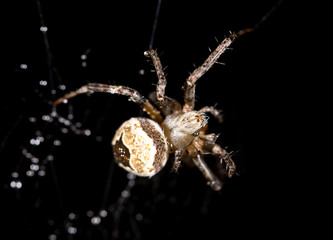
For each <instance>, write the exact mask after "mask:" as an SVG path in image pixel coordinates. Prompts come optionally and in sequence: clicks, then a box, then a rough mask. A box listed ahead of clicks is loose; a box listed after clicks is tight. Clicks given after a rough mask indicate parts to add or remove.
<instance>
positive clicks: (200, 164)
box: [192, 153, 222, 191]
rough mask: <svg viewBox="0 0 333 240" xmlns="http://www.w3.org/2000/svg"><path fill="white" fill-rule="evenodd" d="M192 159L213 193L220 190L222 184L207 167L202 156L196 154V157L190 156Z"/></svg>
mask: <svg viewBox="0 0 333 240" xmlns="http://www.w3.org/2000/svg"><path fill="white" fill-rule="evenodd" d="M192 159H193V162H194V164H195V165H196V166H197V168H199V170H200V171H201V172H202V174H203V175H204V177H205V178H206V179H207V184H208V185H209V186H210V187H211V188H212V189H213V190H215V191H219V190H221V188H222V182H221V181H220V180H219V179H218V177H217V176H216V175H215V174H213V172H212V170H210V168H209V167H208V166H207V164H206V162H205V161H204V160H203V156H202V155H201V154H200V153H198V154H197V155H195V156H192Z"/></svg>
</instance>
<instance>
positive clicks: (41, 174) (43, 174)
mask: <svg viewBox="0 0 333 240" xmlns="http://www.w3.org/2000/svg"><path fill="white" fill-rule="evenodd" d="M45 174H46V172H45V171H44V170H40V171H38V175H39V176H41V177H44V176H45Z"/></svg>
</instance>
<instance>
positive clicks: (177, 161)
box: [172, 149, 184, 172]
mask: <svg viewBox="0 0 333 240" xmlns="http://www.w3.org/2000/svg"><path fill="white" fill-rule="evenodd" d="M183 155H184V150H183V149H178V150H176V151H175V159H174V163H173V166H172V170H173V171H175V172H178V169H179V167H180V164H181V161H182V158H183Z"/></svg>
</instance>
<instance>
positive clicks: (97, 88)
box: [53, 83, 163, 124]
mask: <svg viewBox="0 0 333 240" xmlns="http://www.w3.org/2000/svg"><path fill="white" fill-rule="evenodd" d="M94 92H105V93H111V94H118V95H124V96H127V97H129V100H131V101H133V102H135V103H137V104H139V105H140V107H141V108H142V109H143V110H144V111H145V112H146V113H147V114H148V115H149V116H150V117H151V119H153V120H154V121H156V122H157V123H160V124H161V123H162V122H163V117H162V115H161V113H160V111H159V110H157V109H156V108H155V107H154V106H153V105H152V104H151V103H150V102H149V101H148V100H147V99H146V98H145V97H143V96H142V95H141V94H140V93H139V92H138V91H136V90H134V89H132V88H129V87H124V86H114V85H107V84H99V83H89V84H87V85H84V86H82V87H81V88H79V89H77V90H76V91H73V92H70V93H68V94H66V95H65V96H63V97H61V98H59V99H58V100H56V101H55V102H54V103H53V105H54V106H56V105H58V104H60V103H63V102H66V101H67V99H70V98H73V97H76V96H77V95H79V94H82V93H88V94H90V93H94Z"/></svg>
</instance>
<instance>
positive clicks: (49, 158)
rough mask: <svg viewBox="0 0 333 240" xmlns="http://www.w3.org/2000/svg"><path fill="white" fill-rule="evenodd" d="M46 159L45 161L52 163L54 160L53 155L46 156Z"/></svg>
mask: <svg viewBox="0 0 333 240" xmlns="http://www.w3.org/2000/svg"><path fill="white" fill-rule="evenodd" d="M46 159H47V160H48V161H53V160H54V156H53V155H48V156H47V157H46Z"/></svg>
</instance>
